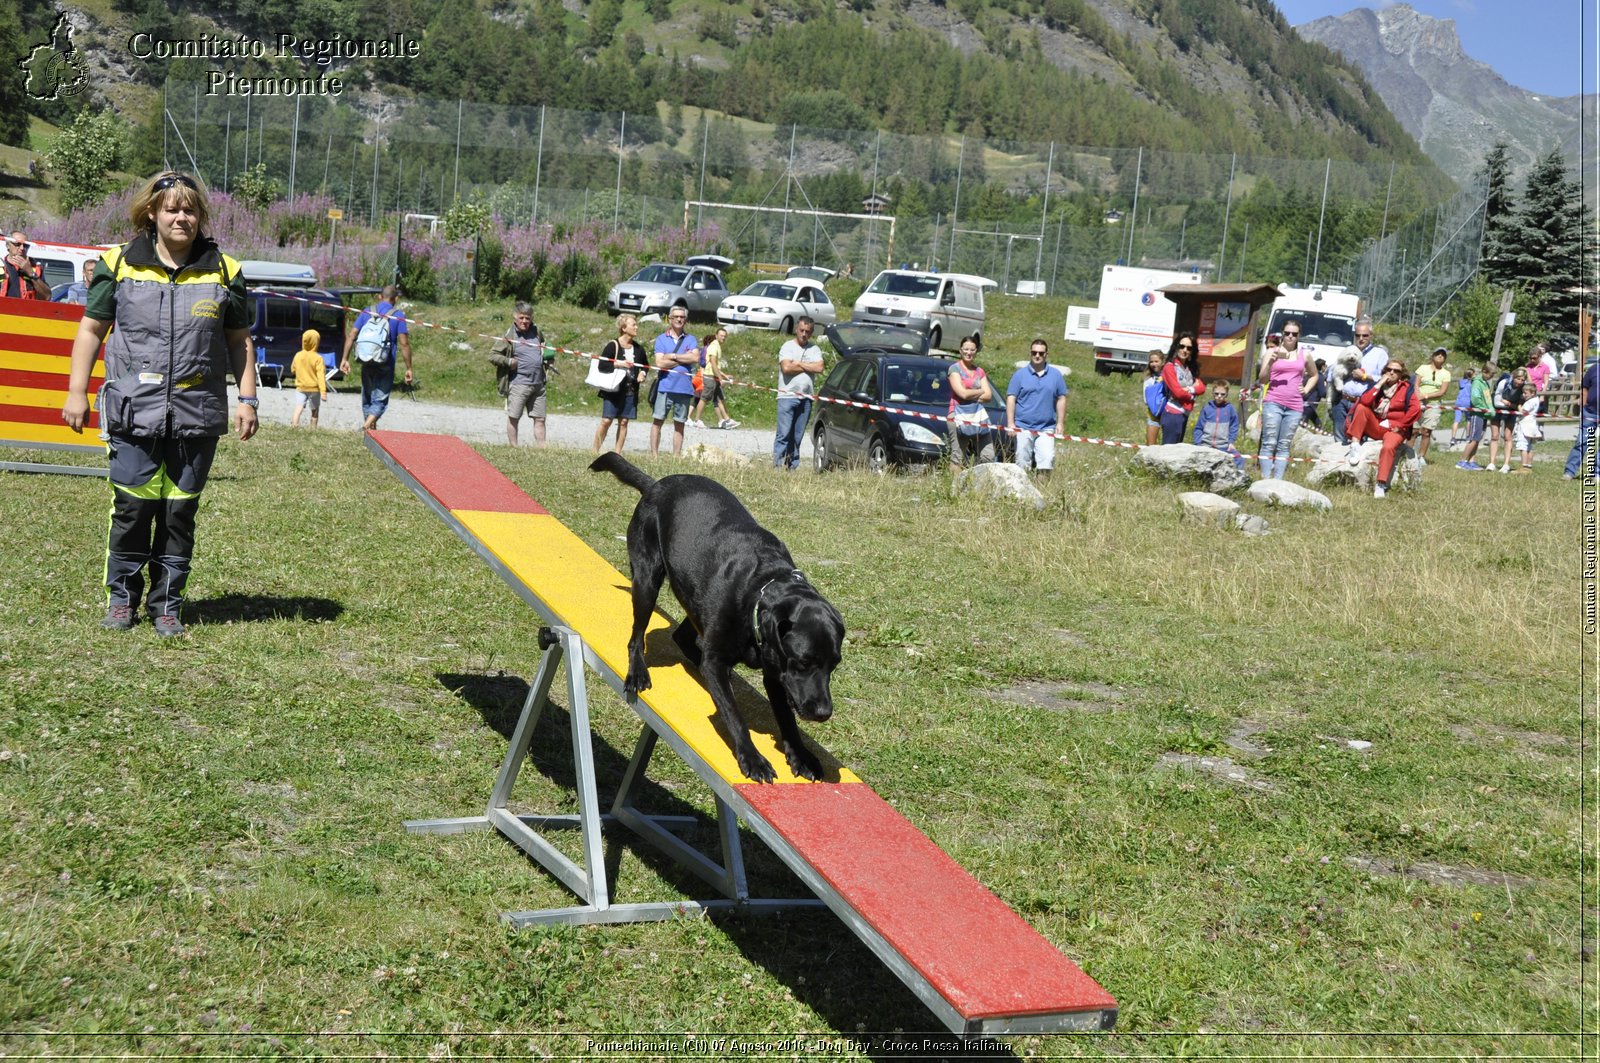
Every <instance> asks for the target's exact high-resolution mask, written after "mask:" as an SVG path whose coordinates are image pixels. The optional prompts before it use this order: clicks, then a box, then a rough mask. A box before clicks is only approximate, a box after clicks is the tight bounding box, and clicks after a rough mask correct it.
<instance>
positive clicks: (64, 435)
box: [0, 298, 105, 454]
mask: <svg viewBox="0 0 1600 1063" xmlns="http://www.w3.org/2000/svg"><path fill="white" fill-rule="evenodd" d="M82 318H83V307H81V306H77V305H74V304H72V303H46V302H41V301H39V300H37V299H4V298H0V445H3V446H15V447H42V448H47V449H52V450H81V451H84V452H85V453H93V454H103V453H105V446H104V445H103V444H102V443H101V442H100V440H99V438H98V436H97V433H98V432H99V431H100V415H99V413H98V412H97V411H95V410H94V409H92V408H91V409H90V411H89V423H88V424H86V425H85V426H84V430H83V432H82V434H79V433H77V432H74V431H73V430H72V429H70V428H68V427H67V426H66V425H65V424H63V423H62V421H61V404H62V403H63V402H65V401H66V398H67V377H68V370H69V368H70V366H71V362H72V339H73V337H74V336H76V335H77V334H78V322H79V321H80V320H81V319H82ZM104 379H105V365H104V363H102V362H100V361H99V360H96V361H95V364H94V370H93V373H92V375H91V377H90V380H89V398H90V402H91V403H93V402H94V401H96V397H97V395H98V392H99V390H100V384H101V382H102V381H103V380H104Z"/></svg>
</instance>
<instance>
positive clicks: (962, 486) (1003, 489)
mask: <svg viewBox="0 0 1600 1063" xmlns="http://www.w3.org/2000/svg"><path fill="white" fill-rule="evenodd" d="M955 492H956V494H958V495H963V494H973V495H977V496H978V497H979V498H990V499H997V498H1009V499H1014V500H1016V501H1018V502H1024V503H1027V504H1028V505H1030V506H1032V507H1033V508H1034V509H1043V508H1044V495H1043V494H1041V493H1040V492H1039V489H1038V488H1037V487H1035V486H1033V481H1032V480H1031V479H1029V478H1028V473H1027V472H1026V471H1025V470H1024V469H1023V468H1022V467H1021V466H1020V465H1013V464H1011V463H1010V462H1005V461H1001V462H993V461H991V462H985V463H984V464H982V465H974V466H973V467H972V468H970V469H962V470H961V472H959V473H958V474H956V480H955Z"/></svg>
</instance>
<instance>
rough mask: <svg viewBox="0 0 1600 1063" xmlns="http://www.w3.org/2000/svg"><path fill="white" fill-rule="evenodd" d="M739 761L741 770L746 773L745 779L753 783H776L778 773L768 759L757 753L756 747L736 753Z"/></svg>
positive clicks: (747, 747)
mask: <svg viewBox="0 0 1600 1063" xmlns="http://www.w3.org/2000/svg"><path fill="white" fill-rule="evenodd" d="M736 756H737V759H738V761H739V770H740V771H742V772H744V777H745V778H747V779H749V780H750V781H751V782H774V781H775V780H776V779H777V778H778V773H777V772H775V771H773V770H772V765H771V764H770V763H768V761H767V758H766V757H763V756H762V755H761V754H760V753H759V752H757V751H756V748H755V746H745V747H744V748H741V749H739V750H738V751H737V753H736Z"/></svg>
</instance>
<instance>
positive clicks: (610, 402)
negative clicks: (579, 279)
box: [585, 314, 645, 454]
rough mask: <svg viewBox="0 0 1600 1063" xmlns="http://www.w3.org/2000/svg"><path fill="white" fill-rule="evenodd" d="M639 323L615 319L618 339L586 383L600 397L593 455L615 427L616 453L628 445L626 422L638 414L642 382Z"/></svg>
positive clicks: (609, 345)
mask: <svg viewBox="0 0 1600 1063" xmlns="http://www.w3.org/2000/svg"><path fill="white" fill-rule="evenodd" d="M638 336H639V319H638V318H636V317H634V316H633V315H632V314H618V315H617V338H616V339H614V340H607V341H606V345H605V346H604V347H602V348H600V357H599V358H597V359H595V361H594V364H593V365H592V366H590V367H589V377H588V379H587V380H586V381H585V383H587V384H588V385H589V386H590V387H593V388H597V389H598V390H599V393H600V427H599V428H596V429H595V430H594V452H595V453H596V454H598V453H600V448H601V447H603V446H605V442H606V433H607V432H608V431H610V429H611V423H612V422H613V421H615V422H616V424H617V445H616V452H617V453H618V454H621V453H622V448H623V447H624V446H625V445H626V444H627V442H628V422H629V421H631V420H633V419H634V417H635V416H637V413H638V409H637V407H638V404H639V384H640V383H641V382H642V381H643V380H644V374H645V365H644V348H643V347H641V346H640V345H639V343H638Z"/></svg>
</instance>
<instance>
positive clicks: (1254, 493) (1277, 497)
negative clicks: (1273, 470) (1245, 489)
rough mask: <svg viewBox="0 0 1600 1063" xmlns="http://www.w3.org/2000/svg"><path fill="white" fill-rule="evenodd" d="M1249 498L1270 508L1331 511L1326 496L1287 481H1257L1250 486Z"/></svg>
mask: <svg viewBox="0 0 1600 1063" xmlns="http://www.w3.org/2000/svg"><path fill="white" fill-rule="evenodd" d="M1250 497H1251V498H1253V499H1254V500H1255V501H1257V502H1265V503H1266V504H1267V505H1270V506H1284V507H1286V508H1289V509H1293V508H1295V507H1297V506H1310V507H1311V508H1313V509H1332V508H1333V503H1332V502H1331V501H1329V499H1328V496H1327V495H1325V494H1322V493H1320V492H1318V491H1313V490H1311V489H1310V488H1308V487H1301V486H1300V485H1299V484H1297V483H1290V482H1289V481H1288V480H1257V481H1256V482H1255V483H1253V484H1251V485H1250Z"/></svg>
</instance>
